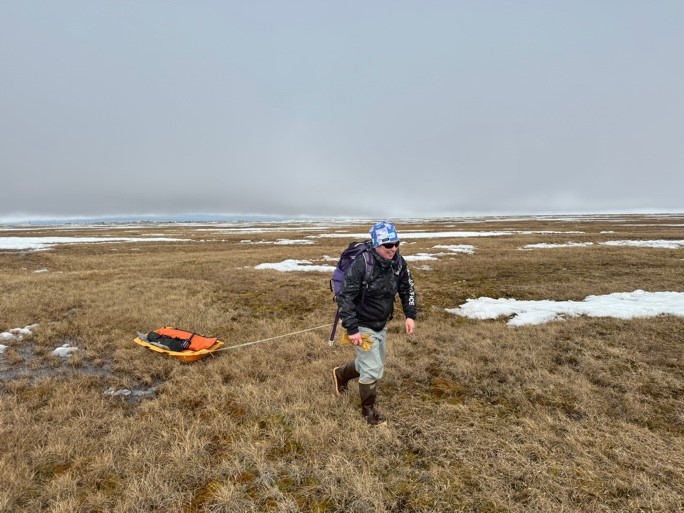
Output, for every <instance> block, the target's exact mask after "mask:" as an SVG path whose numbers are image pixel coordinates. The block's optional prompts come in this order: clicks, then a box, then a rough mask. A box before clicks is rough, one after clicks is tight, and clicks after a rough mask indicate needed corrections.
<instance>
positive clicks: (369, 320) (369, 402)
mask: <svg viewBox="0 0 684 513" xmlns="http://www.w3.org/2000/svg"><path fill="white" fill-rule="evenodd" d="M370 236H371V241H370V242H371V244H369V246H368V253H369V254H368V255H366V256H365V257H364V258H355V259H354V260H353V262H352V263H351V265H350V266H349V268H348V269H347V270H346V272H345V273H344V279H343V280H342V286H341V289H340V291H339V293H338V294H337V305H338V309H339V317H340V319H341V321H342V327H343V328H344V329H345V330H346V333H345V335H344V338H345V339H348V341H349V342H350V343H351V344H352V345H353V346H354V350H355V352H356V358H355V359H354V360H352V361H350V362H348V363H346V364H345V365H340V366H339V367H335V368H334V369H333V372H332V374H333V381H334V386H335V393H336V394H337V395H340V394H342V393H344V392H346V390H347V384H348V383H349V380H351V379H355V378H359V394H360V396H361V413H362V414H363V416H364V418H365V419H366V421H367V422H368V423H369V424H371V425H374V426H375V425H380V424H384V423H386V419H385V417H384V416H383V415H382V414H381V413H380V412H379V411H378V409H377V407H376V405H375V402H376V397H377V392H378V387H377V383H378V381H379V380H380V379H381V378H382V376H383V373H384V369H385V357H386V339H387V328H386V324H387V321H388V320H390V319H391V318H392V313H393V310H394V298H395V296H396V295H397V293H398V294H399V297H400V299H401V305H402V309H403V311H404V316H405V317H406V321H405V329H406V333H408V334H412V333H414V331H415V329H416V322H415V320H416V313H417V306H416V291H415V288H414V284H413V278H412V277H411V272H410V270H409V268H408V266H407V265H406V261H405V260H404V258H403V257H402V256H401V254H400V253H399V244H400V242H401V241H400V239H399V236H398V235H397V230H396V228H395V227H394V225H393V224H392V223H390V222H388V221H381V222H379V223H377V224H375V225H374V226H373V227H372V228H371V230H370ZM369 259H372V262H369ZM369 264H370V265H369ZM368 271H369V274H370V276H367V272H368Z"/></svg>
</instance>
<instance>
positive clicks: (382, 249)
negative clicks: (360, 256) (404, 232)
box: [375, 242, 399, 260]
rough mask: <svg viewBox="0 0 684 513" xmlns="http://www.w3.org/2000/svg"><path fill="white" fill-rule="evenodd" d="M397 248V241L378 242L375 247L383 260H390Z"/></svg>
mask: <svg viewBox="0 0 684 513" xmlns="http://www.w3.org/2000/svg"><path fill="white" fill-rule="evenodd" d="M387 246H390V247H387ZM398 249H399V242H396V243H395V244H392V245H390V244H387V245H385V244H380V245H379V246H378V247H377V248H375V251H377V253H378V255H380V256H381V257H382V258H384V259H385V260H392V259H393V258H394V254H395V253H396V252H397V250H398Z"/></svg>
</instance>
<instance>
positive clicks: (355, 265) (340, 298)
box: [337, 255, 366, 335]
mask: <svg viewBox="0 0 684 513" xmlns="http://www.w3.org/2000/svg"><path fill="white" fill-rule="evenodd" d="M365 274H366V261H365V259H364V257H363V255H361V256H359V257H358V258H356V259H354V261H353V262H352V264H351V266H349V269H347V272H346V273H345V275H344V280H343V281H342V288H341V289H340V293H339V294H338V295H337V306H338V308H339V310H340V319H341V320H342V327H343V328H344V329H346V330H347V332H348V333H349V334H350V335H354V334H356V333H358V332H359V319H358V317H357V316H356V303H357V300H358V297H359V295H360V294H361V287H362V286H363V278H364V275H365Z"/></svg>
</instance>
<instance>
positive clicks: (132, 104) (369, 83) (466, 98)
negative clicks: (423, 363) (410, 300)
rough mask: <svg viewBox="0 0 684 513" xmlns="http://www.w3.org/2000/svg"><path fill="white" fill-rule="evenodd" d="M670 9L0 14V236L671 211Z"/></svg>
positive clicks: (159, 6) (555, 6)
mask: <svg viewBox="0 0 684 513" xmlns="http://www.w3.org/2000/svg"><path fill="white" fill-rule="evenodd" d="M683 51H684V2H682V1H681V0H673V1H661V0H654V1H653V2H644V1H643V0H638V1H637V0H591V1H583V0H572V1H564V2H560V1H549V0H538V1H536V0H528V1H526V0H521V1H509V0H499V1H495V0H491V1H490V0H470V1H457V0H454V1H450V0H441V1H432V0H420V1H417V0H414V1H403V0H391V1H390V0H373V1H368V0H365V1H354V0H351V1H343V2H342V1H338V2H333V1H321V0H311V1H297V0H292V1H288V2H285V1H282V0H278V1H258V0H254V1H244V0H241V1H229V0H224V1H189V0H188V1H182V2H181V1H170V0H156V1H155V0H140V1H118V0H110V1H95V0H87V1H81V2H76V1H68V0H66V1H65V0H61V1H59V2H55V1H39V0H31V1H25V0H16V1H15V0H3V1H2V3H0V84H1V86H0V87H1V89H0V144H1V145H2V146H1V148H0V220H2V219H3V218H8V217H12V216H40V217H45V216H97V215H115V214H146V213H148V214H149V213H157V214H160V213H163V214H182V213H191V212H194V213H224V214H225V213H243V214H246V213H260V214H277V215H284V216H296V215H320V216H381V217H388V218H392V217H405V216H434V215H445V214H459V213H483V214H486V213H542V212H543V213H546V212H624V211H654V210H656V211H679V212H681V211H684V193H683V192H682V191H684V143H683V142H682V141H683V136H684V65H683V63H684V60H683V58H682V55H683Z"/></svg>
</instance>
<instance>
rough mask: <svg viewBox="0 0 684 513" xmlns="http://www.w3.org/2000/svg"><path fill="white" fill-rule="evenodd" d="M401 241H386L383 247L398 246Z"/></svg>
mask: <svg viewBox="0 0 684 513" xmlns="http://www.w3.org/2000/svg"><path fill="white" fill-rule="evenodd" d="M400 242H401V241H397V242H388V243H386V244H383V245H382V247H383V248H386V249H392V248H398V247H399V243H400Z"/></svg>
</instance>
